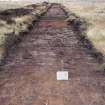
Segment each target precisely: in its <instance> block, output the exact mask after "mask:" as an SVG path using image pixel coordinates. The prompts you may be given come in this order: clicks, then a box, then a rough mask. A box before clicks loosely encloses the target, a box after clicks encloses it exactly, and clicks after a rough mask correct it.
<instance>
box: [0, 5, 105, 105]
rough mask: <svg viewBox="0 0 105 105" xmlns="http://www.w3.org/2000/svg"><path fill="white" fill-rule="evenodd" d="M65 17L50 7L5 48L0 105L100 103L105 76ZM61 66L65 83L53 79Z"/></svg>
mask: <svg viewBox="0 0 105 105" xmlns="http://www.w3.org/2000/svg"><path fill="white" fill-rule="evenodd" d="M61 17H62V18H61ZM65 19H66V15H65V13H64V11H63V10H62V8H61V7H60V6H59V5H53V6H52V7H51V8H50V9H49V11H48V12H47V13H46V14H45V16H43V17H42V19H41V20H40V22H38V23H37V24H36V25H35V26H34V28H33V30H32V31H31V32H30V33H29V34H28V35H27V36H26V37H24V38H23V41H22V42H21V43H20V44H18V46H17V47H16V48H12V49H11V50H10V51H9V55H8V57H7V59H6V64H5V65H4V66H3V71H0V105H105V75H103V71H102V70H101V69H100V68H99V65H98V63H97V61H96V60H95V59H94V58H92V57H91V55H88V54H87V53H86V49H85V48H82V47H80V46H79V44H78V39H77V36H78V35H77V34H76V33H75V32H74V31H73V30H72V26H68V25H67V23H66V22H65ZM62 70H66V71H68V72H69V80H68V81H57V79H56V72H57V71H62Z"/></svg>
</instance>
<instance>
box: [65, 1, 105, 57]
mask: <svg viewBox="0 0 105 105" xmlns="http://www.w3.org/2000/svg"><path fill="white" fill-rule="evenodd" d="M64 5H65V6H66V7H67V8H68V9H69V10H70V11H72V12H73V13H75V14H76V15H77V16H79V17H81V18H84V19H85V20H86V21H87V23H88V29H87V32H86V33H87V34H86V35H87V37H88V38H89V39H90V40H91V42H92V43H93V45H94V46H95V48H96V49H97V50H98V51H99V52H101V53H102V54H103V55H104V56H105V3H99V2H98V3H97V2H96V3H94V4H93V3H79V2H75V3H72V2H70V3H65V4H64Z"/></svg>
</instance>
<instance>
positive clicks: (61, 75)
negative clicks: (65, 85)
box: [56, 71, 69, 80]
mask: <svg viewBox="0 0 105 105" xmlns="http://www.w3.org/2000/svg"><path fill="white" fill-rule="evenodd" d="M56 76H57V80H68V79H69V75H68V71H58V72H57V73H56Z"/></svg>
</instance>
